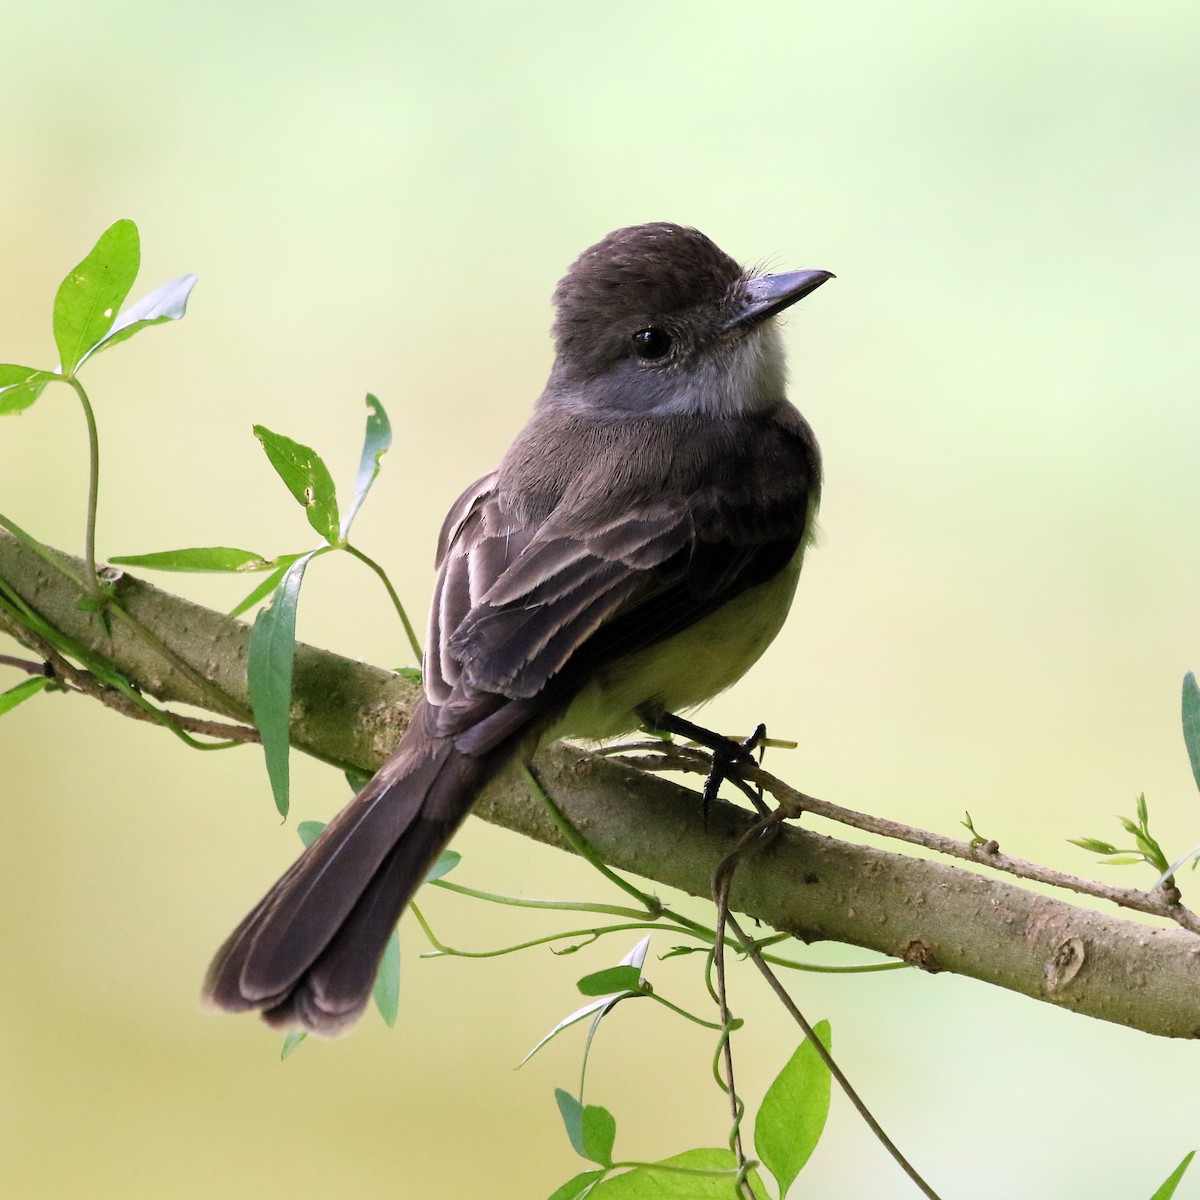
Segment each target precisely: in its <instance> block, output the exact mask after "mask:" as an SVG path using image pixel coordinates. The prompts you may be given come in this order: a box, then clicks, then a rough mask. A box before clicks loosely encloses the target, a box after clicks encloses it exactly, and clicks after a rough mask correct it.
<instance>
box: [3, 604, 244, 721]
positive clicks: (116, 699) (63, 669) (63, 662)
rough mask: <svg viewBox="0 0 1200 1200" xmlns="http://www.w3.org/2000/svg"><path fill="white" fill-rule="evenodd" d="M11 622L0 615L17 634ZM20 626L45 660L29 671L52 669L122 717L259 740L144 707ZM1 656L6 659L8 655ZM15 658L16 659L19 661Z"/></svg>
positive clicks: (23, 638)
mask: <svg viewBox="0 0 1200 1200" xmlns="http://www.w3.org/2000/svg"><path fill="white" fill-rule="evenodd" d="M14 625H15V622H13V621H11V620H10V619H8V618H6V617H5V616H4V615H3V614H0V626H4V627H6V628H7V630H8V632H9V633H11V634H12V636H14V637H16V636H17V630H16V629H15V628H13V626H14ZM19 629H20V637H19V640H20V641H21V642H23V643H24V644H25V645H27V646H29V648H30V649H31V650H36V651H37V653H38V654H40V655H42V656H43V658H44V659H45V662H42V663H38V664H36V667H37V669H36V672H31V673H36V674H38V675H42V674H45V671H46V667H47V666H48V667H49V668H50V669H51V670H52V671H53V672H54V675H55V677H56V678H58V679H59V680H61V681H62V682H63V683H64V684H65V685H66V686H67V687H68V688H69V689H70V690H71V691H73V692H77V693H78V694H80V695H83V696H90V697H91V698H92V699H93V700H99V701H100V703H101V704H103V705H104V706H105V707H106V708H111V709H112V710H113V711H114V712H118V713H120V714H121V716H123V717H130V718H131V719H132V720H134V721H148V722H150V723H151V724H155V725H161V724H163V721H164V719H165V720H167V721H169V722H170V723H171V724H172V725H175V726H177V727H178V728H179V729H182V730H184V731H185V732H188V733H199V734H201V735H203V736H205V737H214V738H219V739H220V740H222V741H228V742H258V741H261V740H262V739H261V737H260V735H259V732H258V730H257V729H254V728H253V727H251V726H249V725H230V724H227V723H226V722H224V721H210V720H207V719H206V718H204V717H189V716H185V715H183V714H182V713H173V712H171V711H169V710H168V709H155V708H147V707H143V706H142V705H140V704H138V703H137V702H136V701H134V700H131V699H130V698H129V697H128V696H127V695H125V693H124V692H120V691H118V690H117V689H116V688H113V687H110V686H109V685H108V684H106V683H104V682H102V681H101V680H99V679H97V678H96V676H95V675H93V674H92V673H91V672H90V671H84V670H81V669H80V668H79V667H77V666H75V664H74V663H72V662H71V661H70V660H69V659H67V658H64V657H63V655H62V654H60V653H59V651H58V650H57V649H55V647H54V646H53V645H51V644H50V642H48V641H46V640H45V639H44V638H43V637H41V636H40V635H39V634H37V633H35V632H34V631H33V630H32V629H30V628H29V627H28V626H25V625H22V626H20V627H19ZM4 658H5V659H7V656H4ZM15 661H17V662H19V660H15Z"/></svg>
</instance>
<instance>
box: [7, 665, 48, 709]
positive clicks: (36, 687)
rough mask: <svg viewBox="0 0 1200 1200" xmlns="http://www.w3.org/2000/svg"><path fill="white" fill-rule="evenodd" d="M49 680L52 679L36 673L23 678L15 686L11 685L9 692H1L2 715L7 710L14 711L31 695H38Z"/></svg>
mask: <svg viewBox="0 0 1200 1200" xmlns="http://www.w3.org/2000/svg"><path fill="white" fill-rule="evenodd" d="M49 682H50V680H49V679H47V678H46V676H45V675H34V676H31V677H30V678H29V679H22V680H21V682H20V683H18V684H17V685H16V686H15V687H10V688H9V689H8V691H7V692H0V716H3V715H4V714H5V713H6V712H12V710H13V709H14V708H16V707H17V705H18V704H21V703H23V702H24V701H26V700H28V699H29V698H30V697H31V696H36V695H37V694H38V692H40V691H41V690H42V689H43V688H44V687H45V686H46V685H47V684H48V683H49Z"/></svg>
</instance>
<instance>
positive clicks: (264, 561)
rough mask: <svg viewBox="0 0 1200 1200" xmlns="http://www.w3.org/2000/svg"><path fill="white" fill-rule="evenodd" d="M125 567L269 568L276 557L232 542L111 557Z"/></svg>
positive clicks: (242, 569) (232, 569)
mask: <svg viewBox="0 0 1200 1200" xmlns="http://www.w3.org/2000/svg"><path fill="white" fill-rule="evenodd" d="M108 561H109V562H110V563H115V564H116V565H118V566H122V567H148V568H149V569H150V570H152V571H269V570H273V569H274V568H275V567H276V565H277V564H276V563H275V562H274V560H272V559H269V558H263V556H262V555H261V554H255V553H254V551H253V550H235V549H234V548H233V547H232V546H191V547H188V548H187V549H185V550H156V551H154V552H153V553H151V554H118V555H117V556H116V557H115V558H110V559H109V560H108Z"/></svg>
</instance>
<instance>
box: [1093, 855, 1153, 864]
mask: <svg viewBox="0 0 1200 1200" xmlns="http://www.w3.org/2000/svg"><path fill="white" fill-rule="evenodd" d="M1145 861H1146V860H1145V858H1143V857H1142V855H1140V854H1116V855H1114V856H1113V857H1112V858H1106V859H1105V860H1104V862H1102V863H1101V864H1100V865H1101V866H1103V867H1135V866H1138V865H1140V864H1141V863H1144V862H1145Z"/></svg>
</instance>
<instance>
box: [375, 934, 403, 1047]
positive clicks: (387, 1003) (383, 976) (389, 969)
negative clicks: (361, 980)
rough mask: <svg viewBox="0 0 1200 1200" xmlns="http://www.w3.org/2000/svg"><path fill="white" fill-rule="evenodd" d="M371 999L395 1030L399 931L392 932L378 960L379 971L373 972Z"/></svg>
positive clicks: (397, 1002) (398, 981) (397, 1007)
mask: <svg viewBox="0 0 1200 1200" xmlns="http://www.w3.org/2000/svg"><path fill="white" fill-rule="evenodd" d="M371 998H372V999H373V1000H374V1001H375V1007H376V1008H377V1009H379V1015H380V1016H381V1017H382V1018H383V1019H384V1021H386V1022H387V1026H388V1028H389V1029H395V1028H396V1017H397V1015H398V1014H399V1012H400V931H399V930H398V929H393V930H392V936H391V937H390V938H388V944H387V946H386V948H385V949H384V951H383V957H382V958H381V959H380V960H379V970H378V971H376V972H375V984H374V986H373V987H372V988H371Z"/></svg>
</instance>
